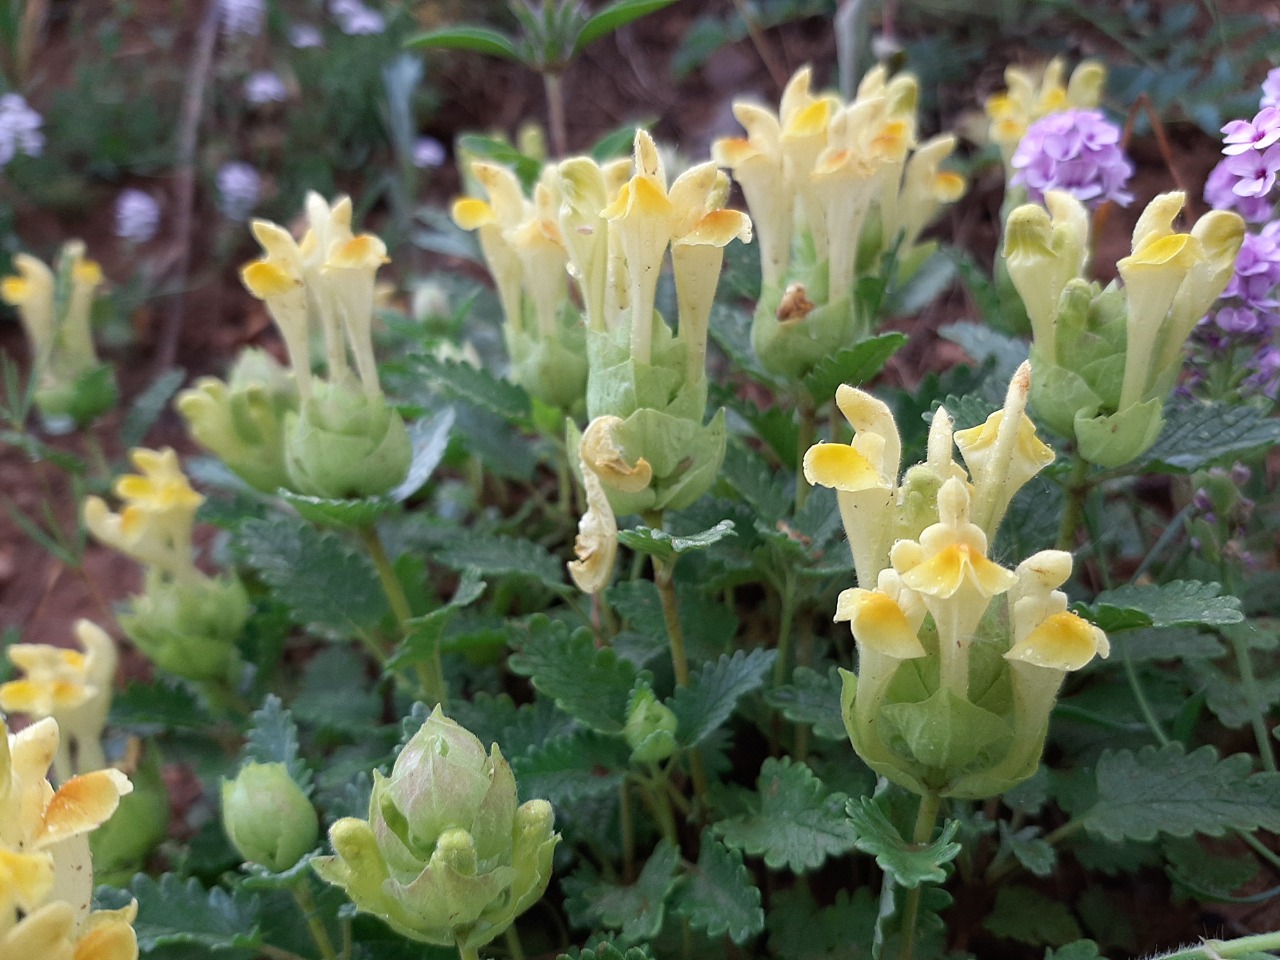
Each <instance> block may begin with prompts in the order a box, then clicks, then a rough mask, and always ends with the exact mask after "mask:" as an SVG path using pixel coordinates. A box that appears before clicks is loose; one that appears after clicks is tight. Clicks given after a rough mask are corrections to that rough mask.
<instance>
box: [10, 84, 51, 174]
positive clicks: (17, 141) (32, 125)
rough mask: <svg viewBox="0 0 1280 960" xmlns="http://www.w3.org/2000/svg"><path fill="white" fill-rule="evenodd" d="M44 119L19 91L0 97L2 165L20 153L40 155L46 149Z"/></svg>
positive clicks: (31, 155)
mask: <svg viewBox="0 0 1280 960" xmlns="http://www.w3.org/2000/svg"><path fill="white" fill-rule="evenodd" d="M43 125H44V120H42V119H41V117H40V114H38V113H36V112H35V111H34V110H32V109H31V107H29V106H27V101H26V100H24V99H23V98H22V96H21V95H20V94H17V93H6V94H5V95H4V96H2V97H0V167H3V166H5V165H6V164H8V162H9V161H10V160H12V159H13V158H14V157H15V156H17V155H18V154H20V153H24V154H26V155H27V156H28V157H38V156H40V154H41V152H42V151H43V150H44V134H43V133H41V132H40V127H41V126H43Z"/></svg>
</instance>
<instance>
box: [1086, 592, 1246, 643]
mask: <svg viewBox="0 0 1280 960" xmlns="http://www.w3.org/2000/svg"><path fill="white" fill-rule="evenodd" d="M1076 610H1077V612H1079V613H1081V614H1082V615H1083V616H1086V617H1088V618H1089V619H1090V620H1092V621H1093V622H1094V623H1096V624H1097V625H1098V626H1100V627H1101V628H1102V629H1103V630H1106V631H1107V632H1108V633H1112V632H1118V631H1121V630H1132V629H1135V628H1138V627H1189V626H1196V625H1201V624H1203V625H1205V626H1225V625H1226V624H1230V623H1239V622H1240V621H1241V620H1243V619H1244V614H1243V613H1242V612H1241V610H1240V599H1239V598H1238V597H1233V596H1230V595H1226V596H1223V595H1222V587H1221V586H1219V585H1218V584H1216V583H1201V582H1200V581H1199V580H1172V581H1170V582H1169V583H1161V584H1154V583H1152V584H1141V585H1133V584H1127V585H1125V586H1123V587H1117V588H1116V589H1115V590H1104V591H1103V592H1102V593H1100V594H1098V596H1097V598H1096V599H1095V600H1094V601H1093V603H1092V604H1088V605H1085V604H1077V605H1076Z"/></svg>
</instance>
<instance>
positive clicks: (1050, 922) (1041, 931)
mask: <svg viewBox="0 0 1280 960" xmlns="http://www.w3.org/2000/svg"><path fill="white" fill-rule="evenodd" d="M983 926H985V927H986V928H987V930H989V931H990V932H991V933H993V934H995V935H996V936H997V937H1004V938H1005V939H1008V940H1016V941H1018V942H1019V943H1026V944H1030V945H1031V946H1033V947H1039V946H1050V947H1052V946H1061V945H1062V944H1065V943H1070V942H1071V941H1073V940H1078V939H1079V938H1080V936H1081V930H1080V924H1079V923H1077V922H1076V918H1075V917H1073V916H1072V915H1071V911H1070V910H1068V909H1067V907H1066V905H1065V904H1063V903H1062V902H1061V901H1059V900H1052V899H1050V898H1049V897H1046V896H1045V895H1044V894H1043V893H1039V892H1037V891H1035V890H1032V889H1031V888H1030V887H1001V888H1000V890H999V891H998V892H997V893H996V903H995V906H994V907H993V908H992V910H991V914H990V916H988V917H987V919H986V922H985V923H984V924H983Z"/></svg>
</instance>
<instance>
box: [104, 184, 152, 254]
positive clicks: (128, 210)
mask: <svg viewBox="0 0 1280 960" xmlns="http://www.w3.org/2000/svg"><path fill="white" fill-rule="evenodd" d="M115 217H116V224H115V230H116V236H117V237H119V238H120V239H121V240H124V241H125V242H127V243H146V242H147V241H148V240H150V239H151V238H152V237H154V236H155V235H156V228H157V227H158V226H160V204H158V203H156V201H155V198H154V197H152V196H151V194H149V193H144V192H143V191H141V190H134V189H132V188H130V189H128V190H121V191H120V195H119V196H118V197H116V207H115Z"/></svg>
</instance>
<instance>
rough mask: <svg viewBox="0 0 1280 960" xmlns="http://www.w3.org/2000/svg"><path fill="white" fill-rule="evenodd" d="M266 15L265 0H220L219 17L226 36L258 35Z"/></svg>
mask: <svg viewBox="0 0 1280 960" xmlns="http://www.w3.org/2000/svg"><path fill="white" fill-rule="evenodd" d="M266 16H267V5H266V3H265V0H218V19H219V20H220V21H221V24H222V34H223V36H225V37H228V38H230V37H240V36H244V37H256V36H257V35H258V34H259V33H261V32H262V21H263V20H265V19H266Z"/></svg>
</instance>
